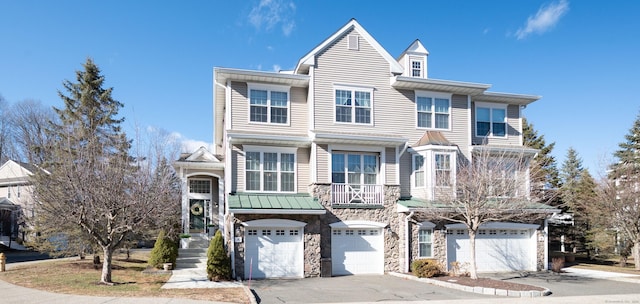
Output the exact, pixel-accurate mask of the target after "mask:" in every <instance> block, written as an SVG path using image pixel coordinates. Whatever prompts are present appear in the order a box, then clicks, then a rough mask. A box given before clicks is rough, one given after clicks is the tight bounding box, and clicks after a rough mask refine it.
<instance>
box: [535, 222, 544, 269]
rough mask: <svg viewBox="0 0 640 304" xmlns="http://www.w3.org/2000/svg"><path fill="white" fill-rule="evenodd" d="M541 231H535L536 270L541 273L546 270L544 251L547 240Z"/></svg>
mask: <svg viewBox="0 0 640 304" xmlns="http://www.w3.org/2000/svg"><path fill="white" fill-rule="evenodd" d="M543 228H544V227H541V229H538V230H536V245H537V246H536V249H537V250H536V270H537V271H542V270H545V269H547V266H546V265H545V264H544V260H545V256H546V255H547V251H546V250H545V246H544V245H545V242H547V239H546V237H545V235H544V230H542V229H543Z"/></svg>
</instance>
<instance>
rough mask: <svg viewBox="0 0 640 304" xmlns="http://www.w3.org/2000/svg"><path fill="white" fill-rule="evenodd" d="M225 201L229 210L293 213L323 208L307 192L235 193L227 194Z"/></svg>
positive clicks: (322, 209) (323, 209) (317, 210)
mask: <svg viewBox="0 0 640 304" xmlns="http://www.w3.org/2000/svg"><path fill="white" fill-rule="evenodd" d="M227 203H228V204H229V209H230V211H231V212H234V211H235V210H243V211H246V212H249V211H251V210H254V211H256V213H259V211H260V210H272V211H276V210H282V211H285V210H286V211H288V212H292V213H295V212H296V211H300V212H302V213H305V211H307V212H314V213H317V212H322V213H324V211H325V208H324V206H322V205H321V204H320V203H319V202H318V200H316V199H314V198H312V197H310V196H309V195H307V194H263V193H235V194H229V196H228V199H227Z"/></svg>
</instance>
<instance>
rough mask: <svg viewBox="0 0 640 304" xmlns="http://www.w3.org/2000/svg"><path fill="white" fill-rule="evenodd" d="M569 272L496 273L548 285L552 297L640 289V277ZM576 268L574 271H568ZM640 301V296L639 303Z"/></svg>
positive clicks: (630, 292)
mask: <svg viewBox="0 0 640 304" xmlns="http://www.w3.org/2000/svg"><path fill="white" fill-rule="evenodd" d="M566 271H568V272H566V273H562V274H556V273H552V272H534V273H531V274H528V275H526V276H521V275H519V274H507V273H502V274H493V275H489V276H490V277H492V278H494V279H502V280H505V281H508V282H516V283H523V284H529V285H535V286H541V287H546V288H549V289H550V290H551V295H550V297H554V298H555V297H573V296H592V295H624V294H637V293H639V292H640V278H638V277H635V278H633V277H630V276H627V275H624V274H616V273H610V272H585V271H579V270H575V271H574V270H572V269H566ZM569 271H573V272H569ZM636 303H640V299H639V301H638V302H636Z"/></svg>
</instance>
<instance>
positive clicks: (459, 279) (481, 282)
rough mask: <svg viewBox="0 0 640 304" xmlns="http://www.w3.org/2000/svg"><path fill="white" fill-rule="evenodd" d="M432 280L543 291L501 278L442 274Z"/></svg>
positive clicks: (542, 289) (539, 288)
mask: <svg viewBox="0 0 640 304" xmlns="http://www.w3.org/2000/svg"><path fill="white" fill-rule="evenodd" d="M431 279H432V280H438V281H444V282H449V283H454V284H460V285H464V286H471V287H484V288H496V289H506V290H514V291H515V290H517V291H527V290H538V291H544V290H545V289H544V288H541V287H537V286H532V285H526V284H519V283H513V282H506V281H502V280H495V279H488V278H478V279H476V280H473V279H471V278H470V277H452V276H442V277H433V278H431Z"/></svg>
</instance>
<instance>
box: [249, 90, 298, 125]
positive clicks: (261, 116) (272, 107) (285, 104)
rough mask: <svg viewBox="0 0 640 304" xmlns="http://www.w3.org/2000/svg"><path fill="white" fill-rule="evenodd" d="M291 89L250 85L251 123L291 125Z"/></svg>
mask: <svg viewBox="0 0 640 304" xmlns="http://www.w3.org/2000/svg"><path fill="white" fill-rule="evenodd" d="M289 104H290V102H289V88H288V87H283V86H263V85H254V84H249V121H250V122H260V123H272V124H288V123H289Z"/></svg>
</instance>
